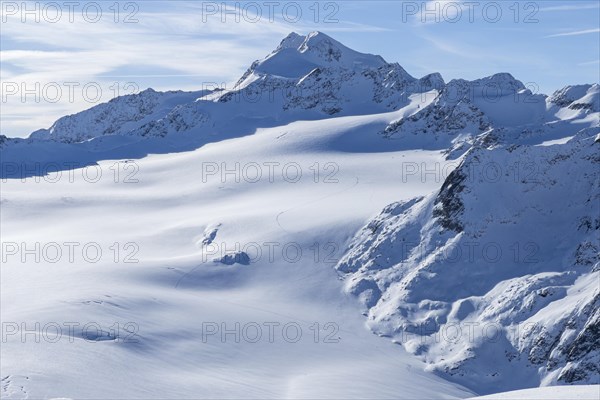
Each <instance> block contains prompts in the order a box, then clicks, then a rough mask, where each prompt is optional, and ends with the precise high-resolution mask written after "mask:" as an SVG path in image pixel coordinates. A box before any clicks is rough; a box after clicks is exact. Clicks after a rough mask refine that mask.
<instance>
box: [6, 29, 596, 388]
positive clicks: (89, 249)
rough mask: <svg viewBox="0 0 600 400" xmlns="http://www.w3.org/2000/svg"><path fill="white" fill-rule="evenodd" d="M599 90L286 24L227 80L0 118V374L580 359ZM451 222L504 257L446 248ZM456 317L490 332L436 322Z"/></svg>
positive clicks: (530, 379) (435, 374) (210, 383)
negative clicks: (28, 131) (460, 75)
mask: <svg viewBox="0 0 600 400" xmlns="http://www.w3.org/2000/svg"><path fill="white" fill-rule="evenodd" d="M489 90H491V92H490V91H489ZM598 96H599V85H598V84H591V85H578V86H570V87H566V88H564V89H561V90H559V91H557V92H556V93H554V94H553V95H552V96H550V97H547V96H545V95H538V94H533V93H531V92H530V91H529V90H527V89H526V88H525V86H524V85H523V84H522V83H521V82H520V81H518V80H517V79H515V78H514V77H513V76H512V75H510V74H508V73H499V74H496V75H493V76H490V77H487V78H482V79H478V80H475V81H465V80H453V81H451V82H449V83H447V84H446V83H445V82H444V80H443V79H442V77H441V76H440V75H439V74H435V73H434V74H430V75H427V76H425V77H423V78H420V79H417V78H414V77H412V76H411V75H410V74H408V73H407V72H406V71H405V70H404V69H403V68H402V67H401V66H400V65H398V64H395V63H388V62H386V61H385V60H383V59H382V58H381V57H379V56H376V55H370V54H363V53H358V52H356V51H354V50H351V49H349V48H347V47H345V46H343V45H342V44H340V43H339V42H337V41H335V40H334V39H332V38H330V37H328V36H327V35H324V34H322V33H319V32H315V33H311V34H309V35H307V36H301V35H298V34H293V33H292V34H290V35H289V36H288V37H286V38H285V39H284V40H283V41H282V42H281V45H280V46H279V47H278V48H277V49H275V51H273V52H272V53H271V54H270V55H268V56H267V57H266V58H264V59H263V60H259V61H256V62H255V63H253V64H252V65H251V66H250V68H249V69H248V71H247V72H246V73H245V74H244V75H243V76H242V77H241V78H240V80H239V82H238V84H237V86H236V87H235V88H233V89H232V90H227V91H224V90H216V91H212V92H190V93H184V92H168V93H159V92H155V91H153V90H146V91H144V92H142V93H139V94H137V95H131V96H123V97H121V98H118V99H115V100H113V101H111V102H109V103H107V104H103V105H99V106H96V107H93V108H92V109H90V110H86V111H83V112H81V113H78V114H75V115H72V116H66V117H63V118H61V119H59V120H58V121H57V122H56V123H55V124H54V125H53V126H52V127H51V128H49V129H42V130H39V131H37V132H34V133H33V134H32V135H31V136H30V138H28V139H24V140H22V139H12V138H7V137H5V136H2V135H0V149H1V156H2V160H1V163H0V164H1V167H2V168H1V170H0V180H1V192H0V204H1V207H2V212H1V214H0V219H1V221H0V222H1V224H0V229H1V232H0V233H1V236H2V268H1V269H0V273H1V280H0V284H1V294H0V296H1V304H2V328H3V329H2V347H1V354H0V358H1V361H0V362H1V367H2V368H1V369H2V377H1V379H2V385H1V389H0V390H1V392H0V394H1V397H2V398H7V399H8V398H11V399H21V398H52V397H61V398H63V397H70V398H82V399H85V398H87V399H92V398H104V399H110V398H112V399H122V398H140V399H141V398H143V399H147V398H198V397H203V398H227V399H233V398H338V399H339V398H377V399H382V398H390V399H392V398H393V399H398V398H405V399H429V398H431V399H442V398H445V399H463V398H469V397H472V396H475V395H477V394H487V393H493V392H503V391H506V390H511V389H521V388H526V387H532V386H538V385H542V386H544V385H556V384H563V383H573V384H589V383H597V380H598V377H599V373H598V369H597V365H598V361H599V360H598V357H600V355H599V353H598V340H599V338H598V322H599V315H600V314H598V298H599V297H598V296H599V295H598V292H599V291H600V288H599V287H598V277H599V276H598V274H599V273H600V271H599V270H598V268H599V267H598V265H599V264H598V249H599V248H600V244H599V243H598V232H599V229H600V223H599V221H600V220H599V219H598V214H599V213H598V208H597V207H598V199H599V197H600V195H599V188H600V186H599V182H600V181H599V176H598V162H599V161H598V146H599V145H600V140H599V136H598V134H599V133H600V122H599V118H598V117H599V115H600V107H599V102H598ZM532 165H533V166H534V168H533V169H532ZM481 166H485V167H486V169H485V170H483V172H484V178H483V179H481V178H476V179H468V180H467V179H465V176H467V175H468V172H472V171H473V170H474V171H476V172H478V173H481V172H482V170H481V168H480V167H481ZM489 166H493V167H494V168H487V167H489ZM497 167H499V168H500V171H498V169H497ZM478 168H479V169H478ZM469 176H470V177H471V178H473V176H471V175H469ZM477 176H479V177H480V175H477ZM390 204H391V205H390ZM382 210H383V211H382ZM473 241H478V243H480V244H482V243H483V244H487V243H494V244H495V245H496V246H500V248H501V249H503V250H504V258H500V259H499V260H496V261H494V262H489V260H488V259H486V258H482V257H479V256H476V257H474V258H469V261H468V262H463V261H464V259H461V258H459V262H456V259H452V260H454V261H452V260H450V259H448V257H444V256H445V255H447V254H453V253H451V252H449V251H450V250H452V249H456V248H457V247H458V248H462V249H463V250H464V249H466V250H467V251H468V249H469V248H472V242H473ZM515 243H516V244H517V245H518V246H520V247H517V248H516V249H515V247H514V246H513V245H515ZM532 243H533V245H536V246H537V247H533V248H532V247H531V245H532ZM406 245H408V247H407V246H406ZM511 246H512V247H511ZM405 250H409V252H406V251H405ZM515 250H516V251H517V253H515ZM532 250H535V251H534V252H533V254H532ZM463 254H469V253H468V252H467V253H463ZM477 254H479V255H481V254H483V253H481V252H479V253H477ZM485 254H486V256H487V255H488V253H485ZM514 254H517V256H516V258H514V257H511V256H512V255H514ZM440 255H441V256H442V257H440ZM531 257H534V259H531ZM532 260H534V261H535V262H529V261H532ZM365 317H366V318H365ZM456 324H458V326H459V327H460V326H463V327H464V326H466V324H471V325H469V326H472V324H478V325H477V326H479V327H481V326H487V325H489V324H494V326H495V327H496V328H498V327H499V330H500V331H501V335H500V336H499V339H498V341H497V342H491V341H486V340H482V336H481V333H482V331H481V330H479V331H476V332H475V336H474V337H473V336H468V335H463V336H460V337H459V340H455V339H456V338H455V337H452V336H451V337H447V336H446V337H444V338H443V340H439V336H438V337H437V338H436V336H435V332H436V330H440V329H443V330H444V332H446V333H448V332H449V331H448V328H449V327H452V326H456ZM461 324H462V325H461ZM486 324H487V325H486ZM524 328H527V329H524ZM431 329H434V331H431ZM509 332H512V334H508V333H509ZM373 333H377V335H375V334H373ZM407 335H408V336H407ZM381 336H383V337H381ZM407 338H408V340H406V339H407ZM465 338H470V339H468V340H467V339H465ZM596 388H598V386H593V387H587V386H586V387H581V388H577V387H574V388H572V391H571V392H569V389H571V388H560V389H557V391H556V392H547V391H548V390H550V391H551V390H552V389H545V388H541V389H538V390H535V391H533V392H522V393H517V394H516V396H520V395H524V396H527V395H529V394H531V395H532V396H544V395H546V393H556V395H557V396H563V397H556V398H560V399H563V398H570V397H568V396H569V393H571V394H573V396H580V394H581V396H587V395H588V394H589V393H592V392H593V391H594V390H595V389H596ZM513 395H514V394H506V395H505V394H499V395H498V396H513ZM564 396H566V397H564ZM500 398H504V397H500ZM509 398H513V397H509ZM533 398H535V397H533ZM575 398H577V397H575ZM583 398H587V397H583Z"/></svg>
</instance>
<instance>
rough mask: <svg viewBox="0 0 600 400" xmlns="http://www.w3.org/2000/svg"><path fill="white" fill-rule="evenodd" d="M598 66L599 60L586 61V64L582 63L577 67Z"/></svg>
mask: <svg viewBox="0 0 600 400" xmlns="http://www.w3.org/2000/svg"><path fill="white" fill-rule="evenodd" d="M599 64H600V60H594V61H586V62H582V63H579V64H577V65H579V66H581V67H585V66H587V65H599Z"/></svg>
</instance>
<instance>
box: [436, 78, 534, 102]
mask: <svg viewBox="0 0 600 400" xmlns="http://www.w3.org/2000/svg"><path fill="white" fill-rule="evenodd" d="M523 90H526V87H525V85H523V82H521V81H519V80H518V79H516V78H515V77H513V76H512V75H511V74H509V73H505V72H503V73H498V74H494V75H491V76H488V77H485V78H480V79H475V80H473V81H467V80H464V79H453V80H451V81H450V82H448V85H447V86H446V88H445V89H444V91H443V93H442V95H443V96H444V97H446V98H447V99H455V100H457V101H458V100H464V99H469V100H473V99H476V98H489V99H495V98H498V97H504V96H511V95H514V94H516V93H518V92H520V91H523Z"/></svg>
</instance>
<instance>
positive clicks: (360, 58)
mask: <svg viewBox="0 0 600 400" xmlns="http://www.w3.org/2000/svg"><path fill="white" fill-rule="evenodd" d="M385 65H387V63H386V62H385V60H384V59H383V58H382V57H381V56H376V55H373V54H365V53H360V52H358V51H355V50H352V49H350V48H348V47H346V46H344V45H343V44H341V43H340V42H338V41H337V40H335V39H333V38H331V37H330V36H328V35H326V34H324V33H322V32H311V33H309V34H308V35H306V36H302V35H299V34H297V33H295V32H292V33H290V34H289V35H288V36H286V37H285V38H284V39H283V40H282V41H281V43H280V44H279V46H278V47H277V49H275V51H273V52H272V53H271V54H269V55H268V56H267V57H266V58H265V59H264V60H259V61H256V62H255V63H254V64H252V66H251V67H250V69H249V70H248V72H247V73H246V74H245V75H244V77H243V78H246V77H247V76H248V75H249V74H250V73H256V74H258V75H272V76H279V77H284V78H301V77H303V76H305V75H307V74H308V73H310V72H311V71H313V70H314V69H315V68H319V67H341V68H346V69H364V68H379V67H382V66H385ZM243 80H244V79H242V80H241V81H240V82H242V81H243Z"/></svg>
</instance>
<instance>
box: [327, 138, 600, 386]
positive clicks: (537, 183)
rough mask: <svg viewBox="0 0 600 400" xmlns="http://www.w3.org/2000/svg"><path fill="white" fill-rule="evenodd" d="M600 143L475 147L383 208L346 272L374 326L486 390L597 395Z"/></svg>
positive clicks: (353, 248) (345, 263)
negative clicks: (548, 389) (582, 387)
mask: <svg viewBox="0 0 600 400" xmlns="http://www.w3.org/2000/svg"><path fill="white" fill-rule="evenodd" d="M599 146H600V136H598V137H593V136H592V137H586V136H581V137H578V138H575V139H572V140H571V141H570V142H568V143H567V144H563V145H554V146H534V147H531V146H520V147H519V146H512V147H510V148H502V147H499V148H495V149H493V150H489V149H482V148H474V149H472V150H470V151H469V152H468V154H467V155H466V156H465V158H464V159H463V160H462V162H461V165H460V167H459V168H457V169H456V170H455V171H453V172H452V173H451V174H450V175H449V176H448V178H447V179H446V181H445V182H444V184H443V185H442V187H441V189H440V190H439V191H436V192H435V193H433V194H431V195H429V196H426V197H421V198H416V199H413V200H410V201H408V202H401V203H395V204H393V205H391V206H388V207H387V208H385V209H384V211H383V212H382V213H381V214H380V215H379V216H378V217H376V218H375V219H374V220H372V221H371V222H370V223H369V224H368V225H367V226H366V227H365V228H363V230H362V231H361V232H360V233H359V234H358V235H357V236H356V238H355V239H354V240H353V242H352V243H351V245H350V250H349V252H348V253H347V254H346V255H345V256H344V258H343V259H342V261H341V262H340V264H339V265H338V267H337V268H338V270H339V271H340V272H341V273H343V274H344V275H345V277H346V288H347V291H348V292H349V293H352V294H354V295H356V296H358V297H359V299H360V300H361V301H362V303H363V304H364V307H365V309H366V312H367V315H368V321H369V322H368V323H369V326H370V327H371V329H373V330H374V331H375V332H376V333H379V334H382V335H385V336H390V337H392V338H393V339H394V341H397V342H398V343H401V344H403V345H404V347H405V348H406V349H407V350H409V351H411V352H412V353H414V354H415V355H417V356H419V357H421V358H422V359H424V360H425V361H426V362H427V363H429V364H430V368H432V369H434V370H436V371H440V372H443V373H444V374H445V375H446V376H448V377H449V378H450V379H452V380H454V381H457V382H460V383H462V384H464V385H465V386H467V387H470V388H471V389H473V390H475V391H477V392H480V393H485V392H488V393H489V392H493V391H499V390H502V389H507V388H512V389H517V388H524V387H531V386H538V385H551V384H556V383H562V384H565V383H591V384H599V383H600V381H599V380H600V370H598V365H599V361H600V352H599V351H598V350H599V349H600V346H599V344H600V342H599V340H600V337H599V336H598V334H597V329H598V324H599V323H600V319H599V318H600V314H599V313H598V301H599V299H600V275H599V274H600V270H599V268H600V255H599V254H600V242H599V239H600V238H599V236H598V233H599V229H600V217H599V215H600V209H599V206H600V176H599V174H598V170H599V167H600V159H599V158H598V154H599V150H600V147H599ZM515 368H518V369H519V371H520V372H519V377H518V378H517V377H516V376H515V374H514V369H515Z"/></svg>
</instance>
